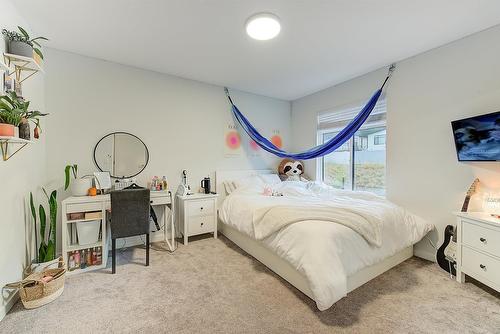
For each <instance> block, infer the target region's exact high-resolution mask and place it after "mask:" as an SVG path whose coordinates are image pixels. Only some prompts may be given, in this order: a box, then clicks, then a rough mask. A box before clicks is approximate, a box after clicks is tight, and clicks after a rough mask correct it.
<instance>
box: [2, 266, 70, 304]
mask: <svg viewBox="0 0 500 334" xmlns="http://www.w3.org/2000/svg"><path fill="white" fill-rule="evenodd" d="M44 276H52V277H53V279H52V280H51V281H50V282H48V283H45V282H44V281H43V280H42V278H43V277H44ZM65 278H66V269H64V262H63V259H62V257H60V258H59V268H56V269H44V270H43V271H42V272H39V273H33V274H31V275H29V276H28V277H26V278H25V279H24V280H22V281H19V282H15V283H9V284H7V285H6V286H7V287H9V288H14V289H19V296H20V297H21V301H22V302H23V305H24V307H25V308H27V309H32V308H37V307H40V306H43V305H45V304H48V303H50V302H51V301H53V300H55V299H56V298H57V297H59V296H60V295H61V294H62V293H63V291H64V281H65Z"/></svg>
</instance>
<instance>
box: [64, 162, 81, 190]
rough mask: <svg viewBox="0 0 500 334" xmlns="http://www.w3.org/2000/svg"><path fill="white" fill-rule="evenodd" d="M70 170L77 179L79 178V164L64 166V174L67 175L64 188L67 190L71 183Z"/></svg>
mask: <svg viewBox="0 0 500 334" xmlns="http://www.w3.org/2000/svg"><path fill="white" fill-rule="evenodd" d="M70 172H72V174H73V177H74V178H75V179H77V178H78V165H67V166H66V168H64V176H65V181H64V190H67V189H68V187H69V184H70V180H71V177H70Z"/></svg>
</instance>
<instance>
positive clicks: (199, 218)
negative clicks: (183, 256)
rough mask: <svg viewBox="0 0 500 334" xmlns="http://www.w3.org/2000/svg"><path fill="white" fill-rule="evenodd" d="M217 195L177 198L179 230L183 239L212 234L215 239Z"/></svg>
mask: <svg viewBox="0 0 500 334" xmlns="http://www.w3.org/2000/svg"><path fill="white" fill-rule="evenodd" d="M218 196H219V195H217V194H193V195H187V196H177V202H178V205H179V206H178V210H177V214H178V218H179V220H178V222H179V230H180V231H181V232H182V234H183V237H184V245H187V244H188V237H191V236H193V235H199V234H204V233H213V234H214V238H217V197H218Z"/></svg>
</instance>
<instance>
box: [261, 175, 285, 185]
mask: <svg viewBox="0 0 500 334" xmlns="http://www.w3.org/2000/svg"><path fill="white" fill-rule="evenodd" d="M259 177H260V179H261V180H262V181H263V182H264V183H265V184H269V185H273V184H277V183H281V179H280V177H279V176H278V174H261V175H259Z"/></svg>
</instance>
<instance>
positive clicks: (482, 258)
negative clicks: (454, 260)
mask: <svg viewBox="0 0 500 334" xmlns="http://www.w3.org/2000/svg"><path fill="white" fill-rule="evenodd" d="M462 270H463V271H464V272H465V273H466V274H471V275H472V276H480V277H483V278H486V279H487V280H488V281H490V282H492V283H494V284H496V285H497V286H500V260H497V259H495V258H493V257H491V256H488V255H485V254H483V253H480V252H478V251H475V250H473V249H471V248H468V247H463V248H462Z"/></svg>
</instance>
